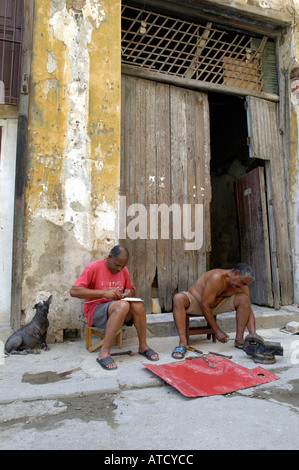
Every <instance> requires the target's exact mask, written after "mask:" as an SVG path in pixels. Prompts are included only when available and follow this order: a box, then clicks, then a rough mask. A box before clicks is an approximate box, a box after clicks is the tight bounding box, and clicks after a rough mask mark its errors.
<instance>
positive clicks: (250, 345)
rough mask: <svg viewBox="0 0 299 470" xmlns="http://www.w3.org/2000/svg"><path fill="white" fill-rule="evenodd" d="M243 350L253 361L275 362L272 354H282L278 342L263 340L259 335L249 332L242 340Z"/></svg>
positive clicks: (262, 362)
mask: <svg viewBox="0 0 299 470" xmlns="http://www.w3.org/2000/svg"><path fill="white" fill-rule="evenodd" d="M244 351H245V352H246V354H248V356H252V358H253V361H254V362H255V363H261V364H275V362H276V359H275V357H274V356H283V348H282V346H281V344H280V343H276V342H273V341H265V340H264V339H263V338H262V337H261V336H259V335H257V334H255V333H251V334H249V335H247V336H246V338H245V340H244Z"/></svg>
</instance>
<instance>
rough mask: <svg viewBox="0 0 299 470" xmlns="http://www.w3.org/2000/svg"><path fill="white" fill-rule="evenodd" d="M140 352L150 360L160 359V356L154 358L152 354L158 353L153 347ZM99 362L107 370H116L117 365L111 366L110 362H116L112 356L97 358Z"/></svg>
mask: <svg viewBox="0 0 299 470" xmlns="http://www.w3.org/2000/svg"><path fill="white" fill-rule="evenodd" d="M138 354H141V356H144V357H146V359H148V360H149V361H158V360H159V356H158V357H157V359H152V356H155V355H157V353H156V352H155V351H154V350H153V349H150V348H149V349H146V350H145V351H143V352H138ZM97 363H98V364H100V366H101V367H103V369H105V370H115V369H117V366H115V367H109V365H110V364H115V362H114V360H113V359H112V357H111V356H107V357H104V358H103V359H98V358H97Z"/></svg>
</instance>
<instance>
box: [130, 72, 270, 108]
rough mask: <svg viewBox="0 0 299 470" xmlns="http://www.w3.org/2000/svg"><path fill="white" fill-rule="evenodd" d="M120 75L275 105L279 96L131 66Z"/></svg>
mask: <svg viewBox="0 0 299 470" xmlns="http://www.w3.org/2000/svg"><path fill="white" fill-rule="evenodd" d="M122 73H123V74H125V75H131V76H133V77H139V78H145V79H147V80H154V81H158V82H161V83H169V84H170V85H175V86H179V87H183V88H189V89H191V90H198V91H203V92H215V93H224V94H227V95H236V96H243V97H245V96H254V97H256V98H261V99H264V100H267V101H273V102H275V103H278V101H279V96H278V95H275V94H272V93H263V92H261V91H254V90H247V89H245V88H236V87H230V86H225V85H218V84H215V83H207V82H203V81H200V80H193V79H191V78H178V77H173V76H170V75H166V74H163V73H160V72H150V71H148V70H146V69H142V68H138V67H133V66H131V65H122Z"/></svg>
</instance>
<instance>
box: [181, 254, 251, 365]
mask: <svg viewBox="0 0 299 470" xmlns="http://www.w3.org/2000/svg"><path fill="white" fill-rule="evenodd" d="M253 279H254V275H253V271H252V269H251V267H250V266H248V265H247V264H246V263H238V264H236V266H235V267H234V268H233V269H212V270H211V271H208V272H206V273H205V274H203V275H202V276H200V277H199V278H198V279H197V281H196V282H195V283H194V284H193V285H192V286H191V287H189V289H188V291H187V292H180V293H178V294H176V295H175V297H174V302H173V317H174V322H175V325H176V328H177V331H178V334H179V346H178V347H177V348H175V349H174V351H173V353H172V357H173V358H174V359H182V358H183V357H184V356H185V353H186V347H187V339H186V330H185V328H186V327H185V321H186V313H191V314H194V315H197V316H199V315H200V316H204V317H205V318H206V320H207V322H208V323H209V324H210V325H211V327H212V328H213V330H214V331H215V334H216V338H217V339H218V341H220V342H221V343H226V342H227V338H228V335H227V334H226V333H225V332H224V331H222V330H221V329H220V328H219V326H218V325H217V322H216V319H215V317H214V315H218V314H220V313H225V312H232V311H234V310H236V329H237V332H236V338H235V346H236V347H240V346H241V345H242V343H243V334H244V331H245V328H246V326H247V328H248V331H249V333H255V332H256V331H255V318H254V314H253V311H252V308H251V302H250V295H249V287H248V286H249V284H250V283H251V281H252V280H253Z"/></svg>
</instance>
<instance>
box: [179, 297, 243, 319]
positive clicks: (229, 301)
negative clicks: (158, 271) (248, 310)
mask: <svg viewBox="0 0 299 470" xmlns="http://www.w3.org/2000/svg"><path fill="white" fill-rule="evenodd" d="M181 294H185V295H186V296H187V297H188V299H189V302H190V305H189V307H188V308H187V309H186V313H190V314H191V315H197V316H204V314H203V312H202V310H201V307H200V305H199V302H198V300H197V298H196V297H194V295H193V294H190V292H187V291H186V292H181ZM234 297H235V295H231V296H230V297H226V298H225V299H223V300H221V302H220V303H219V304H218V305H216V307H214V308H212V313H213V315H218V314H219V313H226V312H233V311H234V310H235V307H234Z"/></svg>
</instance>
